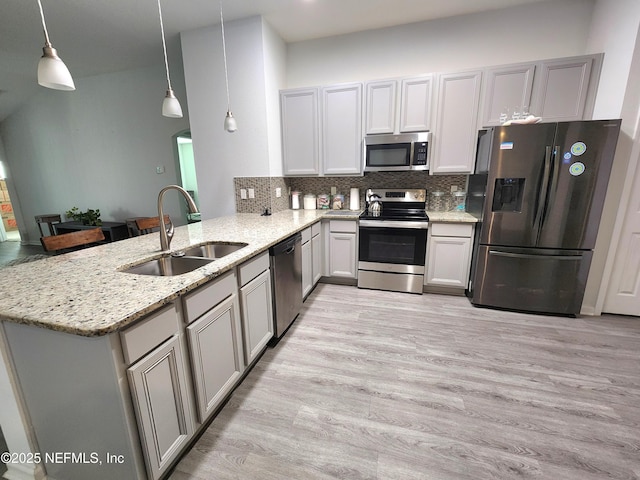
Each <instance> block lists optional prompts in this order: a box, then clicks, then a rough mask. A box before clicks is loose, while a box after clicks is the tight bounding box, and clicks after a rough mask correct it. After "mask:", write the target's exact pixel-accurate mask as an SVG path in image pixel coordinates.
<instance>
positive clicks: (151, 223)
mask: <svg viewBox="0 0 640 480" xmlns="http://www.w3.org/2000/svg"><path fill="white" fill-rule="evenodd" d="M164 223H165V225H171V218H170V217H169V215H165V216H164ZM136 227H137V228H138V231H139V232H140V235H145V234H147V233H152V232H157V231H158V230H160V217H146V218H137V219H136Z"/></svg>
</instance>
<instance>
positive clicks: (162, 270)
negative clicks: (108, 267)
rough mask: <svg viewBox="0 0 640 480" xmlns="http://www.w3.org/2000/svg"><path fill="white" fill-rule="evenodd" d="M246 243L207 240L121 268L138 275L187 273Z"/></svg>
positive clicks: (164, 275) (238, 248)
mask: <svg viewBox="0 0 640 480" xmlns="http://www.w3.org/2000/svg"><path fill="white" fill-rule="evenodd" d="M247 245H248V244H246V243H225V242H208V243H204V244H202V245H196V246H193V247H188V248H186V249H184V250H180V251H177V252H173V253H171V254H166V255H163V256H162V257H160V258H154V259H153V260H147V261H146V262H143V263H140V264H138V265H134V266H133V267H129V268H126V269H124V270H122V271H123V272H125V273H136V274H138V275H155V276H163V277H167V276H172V275H181V274H183V273H188V272H191V271H193V270H195V269H196V268H200V267H203V266H205V265H207V264H209V263H211V262H213V261H214V260H215V259H217V258H222V257H224V256H225V255H229V254H230V253H233V252H235V251H237V250H240V249H241V248H243V247H246V246H247Z"/></svg>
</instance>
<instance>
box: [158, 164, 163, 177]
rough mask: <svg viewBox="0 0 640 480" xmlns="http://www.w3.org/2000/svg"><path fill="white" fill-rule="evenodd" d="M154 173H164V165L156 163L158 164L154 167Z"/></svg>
mask: <svg viewBox="0 0 640 480" xmlns="http://www.w3.org/2000/svg"><path fill="white" fill-rule="evenodd" d="M156 173H157V174H158V175H160V174H161V173H164V165H158V166H157V167H156Z"/></svg>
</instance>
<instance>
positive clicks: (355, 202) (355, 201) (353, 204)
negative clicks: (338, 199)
mask: <svg viewBox="0 0 640 480" xmlns="http://www.w3.org/2000/svg"><path fill="white" fill-rule="evenodd" d="M349 210H360V189H359V188H352V189H351V193H350V194H349Z"/></svg>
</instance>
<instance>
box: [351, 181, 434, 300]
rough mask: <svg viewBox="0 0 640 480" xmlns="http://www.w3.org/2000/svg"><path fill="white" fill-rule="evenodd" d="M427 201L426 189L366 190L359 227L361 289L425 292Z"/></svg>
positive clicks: (359, 276)
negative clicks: (365, 203)
mask: <svg viewBox="0 0 640 480" xmlns="http://www.w3.org/2000/svg"><path fill="white" fill-rule="evenodd" d="M426 198H427V192H426V190H423V189H413V190H403V189H369V190H367V195H366V200H367V209H366V210H365V211H364V212H363V213H362V214H361V215H360V222H359V227H358V228H359V230H358V234H359V235H358V236H359V244H358V247H359V248H358V287H360V288H373V289H378V290H391V291H395V292H409V293H420V294H421V293H422V288H423V287H422V286H423V284H424V272H425V256H426V252H427V229H428V227H429V217H428V216H427V214H426V212H425V208H426Z"/></svg>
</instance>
